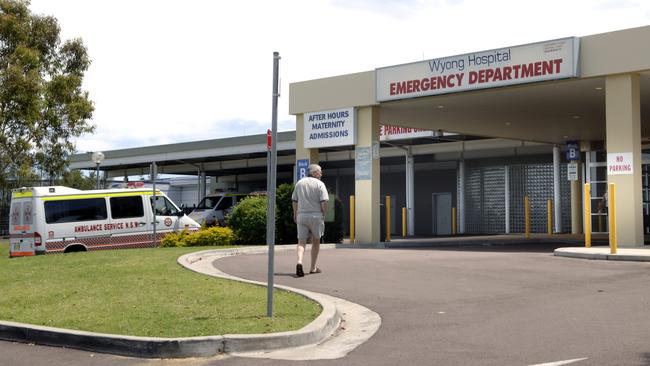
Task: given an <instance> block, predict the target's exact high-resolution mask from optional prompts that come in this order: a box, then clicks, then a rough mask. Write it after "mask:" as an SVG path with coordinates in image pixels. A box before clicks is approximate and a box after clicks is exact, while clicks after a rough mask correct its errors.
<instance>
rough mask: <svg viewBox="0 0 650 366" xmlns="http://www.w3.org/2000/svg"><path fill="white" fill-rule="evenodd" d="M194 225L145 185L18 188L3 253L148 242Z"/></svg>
mask: <svg viewBox="0 0 650 366" xmlns="http://www.w3.org/2000/svg"><path fill="white" fill-rule="evenodd" d="M154 197H155V203H154ZM154 211H155V220H154V215H153V212H154ZM199 228H200V225H199V224H198V223H197V222H196V221H194V220H192V219H191V218H189V217H188V216H187V215H185V214H184V213H183V211H182V210H181V209H179V208H178V207H177V206H176V205H175V204H174V203H173V202H172V201H171V200H170V199H169V198H168V197H167V196H165V194H163V193H161V192H160V191H156V192H155V195H154V192H153V190H152V189H151V188H138V189H104V190H91V191H81V190H78V189H74V188H68V187H62V186H49V187H30V188H26V187H25V188H18V189H14V190H12V192H11V208H10V211H9V256H10V257H21V256H31V255H34V254H44V253H67V252H78V251H89V250H99V249H119V248H147V247H154V246H156V244H157V243H159V242H160V239H162V238H163V237H164V236H165V235H167V234H169V233H171V232H174V231H178V230H184V229H187V230H190V231H194V230H198V229H199ZM154 232H155V234H156V235H155V238H154Z"/></svg>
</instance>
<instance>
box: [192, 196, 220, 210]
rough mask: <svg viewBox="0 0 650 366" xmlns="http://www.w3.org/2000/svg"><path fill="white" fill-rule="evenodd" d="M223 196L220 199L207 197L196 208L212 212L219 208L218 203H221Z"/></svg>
mask: <svg viewBox="0 0 650 366" xmlns="http://www.w3.org/2000/svg"><path fill="white" fill-rule="evenodd" d="M221 198H222V197H221V196H219V197H205V198H203V199H202V200H201V202H200V203H199V205H198V206H196V208H198V209H201V210H211V209H213V208H214V207H216V206H217V203H219V200H221Z"/></svg>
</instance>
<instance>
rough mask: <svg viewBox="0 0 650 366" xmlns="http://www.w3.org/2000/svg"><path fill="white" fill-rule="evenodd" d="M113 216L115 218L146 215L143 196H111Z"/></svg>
mask: <svg viewBox="0 0 650 366" xmlns="http://www.w3.org/2000/svg"><path fill="white" fill-rule="evenodd" d="M111 216H112V217H113V218H114V219H126V218H129V217H142V216H144V208H143V207H142V197H140V196H134V197H111Z"/></svg>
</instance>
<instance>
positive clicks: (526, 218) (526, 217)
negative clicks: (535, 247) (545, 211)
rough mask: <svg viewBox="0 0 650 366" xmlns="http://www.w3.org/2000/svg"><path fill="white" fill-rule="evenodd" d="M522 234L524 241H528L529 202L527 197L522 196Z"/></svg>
mask: <svg viewBox="0 0 650 366" xmlns="http://www.w3.org/2000/svg"><path fill="white" fill-rule="evenodd" d="M524 221H525V222H524V227H525V229H524V233H525V237H526V239H530V202H529V201H528V196H524Z"/></svg>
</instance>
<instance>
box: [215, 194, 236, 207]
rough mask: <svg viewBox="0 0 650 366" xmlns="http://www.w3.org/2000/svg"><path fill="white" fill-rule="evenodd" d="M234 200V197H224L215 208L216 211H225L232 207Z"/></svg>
mask: <svg viewBox="0 0 650 366" xmlns="http://www.w3.org/2000/svg"><path fill="white" fill-rule="evenodd" d="M234 200H235V197H224V198H223V199H222V200H221V202H219V205H218V206H217V210H227V209H229V208H231V207H232V201H234Z"/></svg>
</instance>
